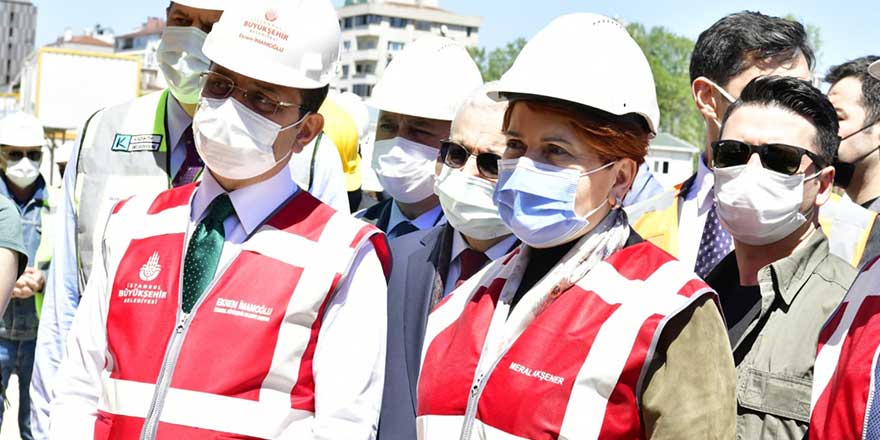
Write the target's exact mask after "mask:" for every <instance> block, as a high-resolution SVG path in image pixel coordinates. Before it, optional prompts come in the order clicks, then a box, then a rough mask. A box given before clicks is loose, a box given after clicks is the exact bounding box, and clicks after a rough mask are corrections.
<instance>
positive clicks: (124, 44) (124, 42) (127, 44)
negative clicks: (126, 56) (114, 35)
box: [120, 38, 134, 50]
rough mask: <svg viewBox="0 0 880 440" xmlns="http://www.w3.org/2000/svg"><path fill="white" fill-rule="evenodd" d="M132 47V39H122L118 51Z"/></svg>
mask: <svg viewBox="0 0 880 440" xmlns="http://www.w3.org/2000/svg"><path fill="white" fill-rule="evenodd" d="M133 47H134V38H124V39H123V40H122V47H121V48H120V50H128V49H131V48H133Z"/></svg>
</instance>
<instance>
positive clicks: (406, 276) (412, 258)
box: [379, 224, 455, 440]
mask: <svg viewBox="0 0 880 440" xmlns="http://www.w3.org/2000/svg"><path fill="white" fill-rule="evenodd" d="M454 233H455V230H453V229H452V227H451V226H449V225H447V224H443V225H439V226H437V227H434V228H432V229H428V230H425V231H417V232H413V233H412V234H408V235H405V236H402V237H400V238H397V239H394V240H391V255H393V256H394V269H393V270H392V271H391V279H390V281H389V283H388V347H387V354H386V361H385V393H384V395H383V397H382V413H381V415H380V417H379V439H381V440H398V439H399V440H411V439H415V438H416V388H417V385H418V378H419V367H420V364H421V357H422V343H423V342H424V339H425V327H426V326H427V324H428V314H429V313H430V311H431V309H432V308H433V303H434V302H435V299H436V298H440V297H441V296H442V295H443V290H444V283H445V280H446V274H447V273H448V271H449V260H450V255H451V253H452V238H453V234H454Z"/></svg>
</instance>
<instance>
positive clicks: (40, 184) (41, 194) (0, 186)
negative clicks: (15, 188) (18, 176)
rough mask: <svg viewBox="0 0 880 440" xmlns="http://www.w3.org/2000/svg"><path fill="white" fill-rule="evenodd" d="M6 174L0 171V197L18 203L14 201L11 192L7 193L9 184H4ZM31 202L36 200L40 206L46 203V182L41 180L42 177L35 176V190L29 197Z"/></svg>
mask: <svg viewBox="0 0 880 440" xmlns="http://www.w3.org/2000/svg"><path fill="white" fill-rule="evenodd" d="M7 178H8V177H6V173H4V172H3V171H0V195H3V196H5V197H6V198H7V199H9V200H12V201H13V202H16V203H18V202H17V201H16V200H15V197H14V196H13V195H12V192H11V191H9V184H7V183H6V179H7ZM31 200H36V201H38V202H40V204H41V205H44V204H45V203H44V202H45V201H46V180H45V179H43V175H42V174H41V175H39V176H37V190H36V191H34V195H33V196H31Z"/></svg>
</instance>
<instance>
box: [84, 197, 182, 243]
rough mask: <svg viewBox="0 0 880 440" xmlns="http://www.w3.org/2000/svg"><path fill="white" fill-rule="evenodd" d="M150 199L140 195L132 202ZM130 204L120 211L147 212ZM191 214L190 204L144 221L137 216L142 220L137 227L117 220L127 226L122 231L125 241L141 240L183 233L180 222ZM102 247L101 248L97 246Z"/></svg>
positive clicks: (139, 217) (167, 210) (165, 211)
mask: <svg viewBox="0 0 880 440" xmlns="http://www.w3.org/2000/svg"><path fill="white" fill-rule="evenodd" d="M145 199H146V200H147V201H148V199H147V198H146V197H139V198H138V199H136V200H132V204H137V203H141V204H143V203H142V202H143V201H145ZM126 208H129V206H128V205H126V206H124V207H123V208H122V211H120V213H121V214H124V213H126V212H134V213H138V214H140V213H141V212H145V211H146V210H147V208H143V209H141V208H140V207H138V208H135V209H133V210H128V209H126ZM187 216H189V204H186V205H183V206H178V207H176V208H170V209H166V210H164V211H162V212H160V213H158V214H153V215H150V216H149V217H147V218H148V219H149V221H143V217H141V216H136V218H138V219H139V220H140V221H138V222H137V227H135V228H132V227H130V226H132V224H131V223H129V222H128V221H125V220H123V221H122V222H121V223H120V222H119V221H117V222H116V224H118V225H122V227H124V228H126V229H125V231H121V232H123V233H124V235H125V241H126V242H128V241H131V240H141V239H144V238H149V237H156V236H159V235H168V234H182V233H183V231H182V230H181V228H180V224H179V223H178V222H179V221H180V219H181V217H187ZM96 249H100V248H96Z"/></svg>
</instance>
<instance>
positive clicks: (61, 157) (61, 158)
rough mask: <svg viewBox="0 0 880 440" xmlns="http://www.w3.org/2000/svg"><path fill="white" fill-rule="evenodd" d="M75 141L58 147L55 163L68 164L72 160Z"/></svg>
mask: <svg viewBox="0 0 880 440" xmlns="http://www.w3.org/2000/svg"><path fill="white" fill-rule="evenodd" d="M73 145H74V142H73V141H67V142H65V143H63V144H61V145H59V146H58V149H56V150H55V163H67V162H68V161H69V160H70V154H71V153H72V152H73Z"/></svg>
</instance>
